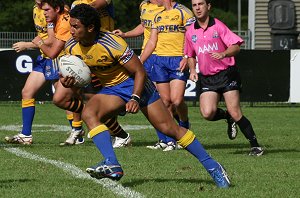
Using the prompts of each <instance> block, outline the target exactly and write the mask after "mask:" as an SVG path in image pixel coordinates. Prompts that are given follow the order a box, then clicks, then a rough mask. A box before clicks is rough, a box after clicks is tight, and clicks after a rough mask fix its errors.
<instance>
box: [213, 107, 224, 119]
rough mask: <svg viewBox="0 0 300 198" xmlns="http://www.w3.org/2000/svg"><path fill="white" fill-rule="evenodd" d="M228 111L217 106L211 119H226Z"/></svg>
mask: <svg viewBox="0 0 300 198" xmlns="http://www.w3.org/2000/svg"><path fill="white" fill-rule="evenodd" d="M226 117H227V116H226V111H224V110H223V109H220V108H217V111H216V114H215V116H214V117H213V118H212V119H211V121H217V120H221V119H226Z"/></svg>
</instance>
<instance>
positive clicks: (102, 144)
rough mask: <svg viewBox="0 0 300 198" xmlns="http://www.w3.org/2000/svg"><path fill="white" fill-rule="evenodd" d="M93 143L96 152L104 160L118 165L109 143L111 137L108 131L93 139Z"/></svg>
mask: <svg viewBox="0 0 300 198" xmlns="http://www.w3.org/2000/svg"><path fill="white" fill-rule="evenodd" d="M93 142H94V144H95V145H96V146H97V148H98V150H99V151H100V152H101V154H102V155H103V157H104V159H109V161H110V162H112V163H113V164H119V162H118V160H117V156H116V154H115V152H114V149H113V147H112V143H111V137H110V133H109V131H103V132H101V133H99V134H97V135H95V136H94V137H93Z"/></svg>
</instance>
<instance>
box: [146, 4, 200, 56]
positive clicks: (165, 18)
mask: <svg viewBox="0 0 300 198" xmlns="http://www.w3.org/2000/svg"><path fill="white" fill-rule="evenodd" d="M194 21H195V18H194V17H193V13H192V11H191V10H189V9H188V8H187V7H185V6H183V5H181V4H177V3H176V4H175V6H174V7H173V9H171V10H164V11H162V12H160V13H158V14H157V15H156V16H155V18H154V24H153V27H152V28H156V29H157V30H158V32H159V33H158V42H157V45H156V54H157V55H158V56H182V55H183V48H184V34H185V27H186V26H189V25H191V24H192V23H193V22H194Z"/></svg>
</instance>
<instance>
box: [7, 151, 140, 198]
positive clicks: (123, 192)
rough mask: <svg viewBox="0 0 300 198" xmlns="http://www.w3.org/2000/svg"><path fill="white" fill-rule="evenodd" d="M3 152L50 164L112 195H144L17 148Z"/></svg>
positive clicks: (133, 197) (65, 164)
mask: <svg viewBox="0 0 300 198" xmlns="http://www.w3.org/2000/svg"><path fill="white" fill-rule="evenodd" d="M4 150H6V151H8V152H10V153H13V154H15V155H16V156H19V157H23V158H28V159H32V160H36V161H39V162H44V163H47V164H52V165H54V166H56V167H58V168H60V169H62V170H63V171H64V172H66V173H69V174H71V175H72V176H74V177H76V178H79V179H88V180H92V181H93V182H95V183H98V184H100V185H102V186H103V187H104V188H106V189H108V190H110V191H111V192H113V193H114V194H117V195H120V196H123V197H126V198H143V197H145V196H144V195H142V194H140V193H139V192H135V191H134V190H131V189H130V188H126V187H123V186H122V185H120V184H118V183H117V182H115V181H112V180H110V179H101V180H97V179H95V178H92V177H91V176H90V175H89V174H87V173H85V172H83V171H82V170H81V169H79V168H78V167H76V166H75V165H73V164H69V163H65V162H61V161H56V160H50V159H47V158H45V157H41V156H39V155H36V154H32V153H29V152H26V151H23V150H21V149H19V148H4Z"/></svg>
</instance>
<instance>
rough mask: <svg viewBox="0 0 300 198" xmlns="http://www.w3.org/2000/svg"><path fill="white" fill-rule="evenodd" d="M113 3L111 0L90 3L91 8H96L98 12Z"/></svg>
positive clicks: (98, 0) (97, 0)
mask: <svg viewBox="0 0 300 198" xmlns="http://www.w3.org/2000/svg"><path fill="white" fill-rule="evenodd" d="M110 3H111V0H96V1H93V2H92V3H90V6H92V7H94V8H96V9H97V10H99V9H101V8H104V7H106V6H107V5H108V4H110Z"/></svg>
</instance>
